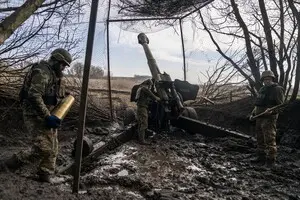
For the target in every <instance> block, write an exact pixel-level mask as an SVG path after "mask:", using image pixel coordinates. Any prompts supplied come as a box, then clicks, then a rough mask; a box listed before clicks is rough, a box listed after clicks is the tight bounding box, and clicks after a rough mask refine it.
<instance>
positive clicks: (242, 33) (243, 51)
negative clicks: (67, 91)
mask: <svg viewBox="0 0 300 200" xmlns="http://www.w3.org/2000/svg"><path fill="white" fill-rule="evenodd" d="M266 4H267V6H266ZM289 7H291V6H289V5H288V4H287V2H285V1H282V0H279V1H275V0H267V1H261V0H260V1H258V2H256V1H252V0H248V1H246V2H244V1H238V0H230V2H228V1H224V0H220V1H218V3H214V4H212V5H211V6H208V7H207V9H206V10H205V9H204V10H202V11H201V13H200V14H199V19H200V20H201V22H202V23H203V26H202V28H203V30H205V31H206V32H207V33H208V34H209V36H210V38H211V40H212V41H213V43H214V44H215V46H216V47H217V51H218V52H219V53H220V54H221V55H222V56H223V57H224V58H225V59H226V60H228V61H229V62H230V63H231V64H232V66H233V67H234V68H235V69H236V70H237V71H238V72H239V73H240V74H241V75H242V76H244V77H245V78H246V80H247V81H248V82H249V84H250V86H251V87H252V88H255V89H256V90H258V89H259V87H260V86H261V84H260V71H263V70H267V69H270V70H272V71H273V72H274V74H275V75H276V77H277V78H278V83H279V84H280V85H282V86H283V87H284V88H285V89H286V95H288V94H289V90H290V88H291V87H293V93H295V94H297V93H298V89H299V81H294V83H293V84H291V80H293V78H294V75H295V74H294V73H295V70H296V77H295V79H296V80H297V79H298V78H297V74H298V73H300V72H298V73H297V70H298V67H296V66H295V64H296V63H295V62H294V61H295V60H297V54H299V53H300V51H299V50H297V42H296V41H298V39H297V37H296V35H295V31H296V30H297V29H298V24H299V23H298V22H297V19H298V18H297V17H296V15H295V14H293V13H294V12H293V13H292V11H291V9H290V8H289ZM211 13H214V14H211ZM194 21H196V22H195V23H196V24H200V23H198V22H197V18H196V17H195V18H194ZM198 28H200V27H199V26H198ZM224 36H226V37H227V38H228V40H226V42H224V41H218V40H217V38H220V37H224ZM241 41H244V48H243V46H242V45H239V46H238V45H236V44H237V43H239V42H241ZM221 46H222V47H223V48H221ZM224 46H227V48H226V49H225V50H224ZM237 51H238V52H239V53H236V52H237ZM243 55H245V56H243ZM241 58H244V60H241ZM298 76H300V75H298ZM254 83H255V84H254ZM253 86H254V87H253ZM293 99H295V96H294V95H292V97H291V100H293Z"/></svg>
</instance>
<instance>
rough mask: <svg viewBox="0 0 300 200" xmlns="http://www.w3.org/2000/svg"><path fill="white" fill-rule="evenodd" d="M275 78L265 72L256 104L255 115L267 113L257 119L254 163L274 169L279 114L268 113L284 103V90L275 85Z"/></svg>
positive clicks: (270, 72)
mask: <svg viewBox="0 0 300 200" xmlns="http://www.w3.org/2000/svg"><path fill="white" fill-rule="evenodd" d="M274 79H275V76H274V74H273V72H272V71H269V70H267V71H264V72H263V73H262V75H261V80H262V81H263V83H264V86H263V87H262V88H261V89H260V90H259V92H258V97H257V99H256V102H255V108H254V110H253V111H252V114H251V117H250V120H251V118H252V116H253V115H258V114H260V113H262V112H265V111H267V113H266V114H265V115H263V116H262V117H259V118H256V127H255V129H256V136H257V158H256V159H255V160H253V162H255V163H258V164H266V165H267V166H268V167H272V166H274V165H275V162H276V155H277V147H276V122H277V118H278V113H277V112H274V111H273V112H271V111H270V112H268V108H271V107H274V106H277V105H280V104H282V103H283V101H284V89H283V88H282V87H281V86H279V85H278V84H277V83H274V82H273V81H274Z"/></svg>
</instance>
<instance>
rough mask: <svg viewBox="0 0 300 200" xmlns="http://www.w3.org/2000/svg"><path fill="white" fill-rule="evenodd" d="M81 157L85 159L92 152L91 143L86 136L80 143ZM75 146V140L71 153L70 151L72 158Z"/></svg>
mask: <svg viewBox="0 0 300 200" xmlns="http://www.w3.org/2000/svg"><path fill="white" fill-rule="evenodd" d="M82 145H83V146H82V157H83V158H84V157H86V156H88V155H90V153H92V151H93V150H94V146H93V142H92V141H91V140H90V139H89V138H88V137H86V136H84V137H83V141H82ZM76 146H77V139H76V140H75V141H74V143H73V151H72V156H73V157H75V150H76Z"/></svg>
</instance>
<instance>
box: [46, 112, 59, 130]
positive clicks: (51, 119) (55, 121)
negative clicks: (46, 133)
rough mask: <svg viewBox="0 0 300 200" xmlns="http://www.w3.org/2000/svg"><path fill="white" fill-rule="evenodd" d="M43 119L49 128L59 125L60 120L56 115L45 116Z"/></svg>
mask: <svg viewBox="0 0 300 200" xmlns="http://www.w3.org/2000/svg"><path fill="white" fill-rule="evenodd" d="M45 120H46V125H47V126H48V127H49V128H58V127H60V124H61V120H60V119H59V118H58V117H56V116H55V115H50V116H47V117H46V119H45Z"/></svg>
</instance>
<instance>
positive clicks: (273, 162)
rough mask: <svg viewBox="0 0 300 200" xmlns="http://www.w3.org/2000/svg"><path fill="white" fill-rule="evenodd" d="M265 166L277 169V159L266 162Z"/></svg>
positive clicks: (269, 159)
mask: <svg viewBox="0 0 300 200" xmlns="http://www.w3.org/2000/svg"><path fill="white" fill-rule="evenodd" d="M265 166H266V167H267V168H274V167H276V166H277V165H276V159H274V158H268V159H267V160H266V163H265Z"/></svg>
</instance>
